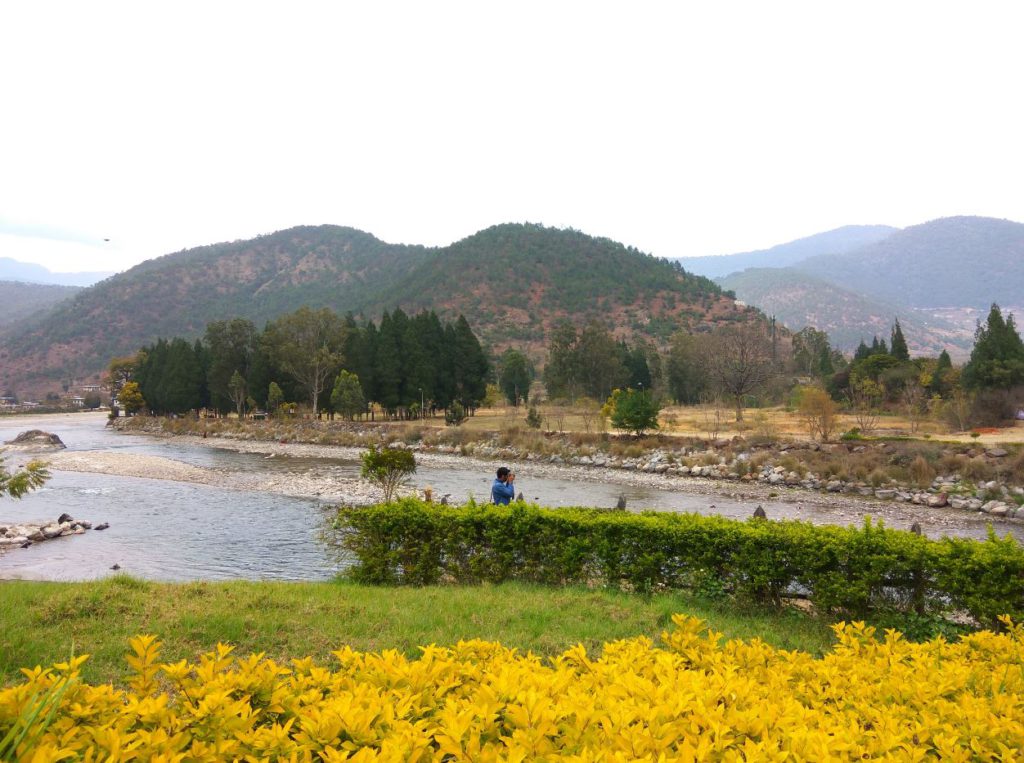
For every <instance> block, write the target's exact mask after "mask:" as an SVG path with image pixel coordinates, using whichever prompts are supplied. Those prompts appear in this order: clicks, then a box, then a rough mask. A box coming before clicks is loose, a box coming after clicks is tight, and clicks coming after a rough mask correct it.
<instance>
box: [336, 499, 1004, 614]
mask: <svg viewBox="0 0 1024 763" xmlns="http://www.w3.org/2000/svg"><path fill="white" fill-rule="evenodd" d="M336 527H337V528H338V529H339V530H340V531H341V532H340V537H341V542H342V543H343V544H344V546H345V547H346V548H347V549H348V550H349V551H351V552H352V553H353V554H354V555H355V559H356V564H355V566H354V567H352V568H351V570H350V571H349V574H350V576H351V577H353V578H354V579H355V580H357V581H359V582H364V583H388V584H407V585H427V584H434V583H438V582H441V581H451V582H456V583H469V584H478V583H481V582H492V583H500V582H504V581H509V580H522V581H527V582H532V583H544V584H549V585H564V584H583V585H603V586H608V587H611V588H622V589H626V590H633V591H654V590H665V589H676V588H690V589H692V588H694V587H695V586H697V585H698V584H699V583H700V581H704V583H706V577H707V575H709V574H712V575H713V576H714V578H715V579H716V580H717V581H719V582H720V584H721V585H722V587H723V590H727V591H729V592H730V593H732V594H733V595H735V596H738V597H741V598H745V599H751V600H754V601H757V602H761V603H769V604H776V605H777V604H780V603H781V602H782V600H783V599H784V598H785V597H786V596H787V594H788V593H790V592H791V591H795V590H800V591H803V592H805V593H806V595H807V596H809V597H810V600H811V601H812V602H813V603H814V605H815V606H816V608H817V609H818V610H819V611H821V612H842V613H851V614H861V613H865V612H868V611H876V610H891V609H894V610H899V611H913V612H917V613H918V614H921V615H923V614H927V613H929V612H931V613H941V612H945V611H947V610H949V609H959V610H965V611H967V612H968V613H970V614H971V615H972V616H973V617H974V618H976V619H977V620H978V621H979V622H981V623H983V624H987V625H991V624H994V623H995V622H996V618H997V616H998V615H1000V614H1004V613H1005V614H1010V615H1012V616H1013V617H1015V618H1020V617H1021V616H1024V550H1022V549H1021V547H1020V546H1018V545H1017V543H1016V542H1015V541H1014V540H1013V539H1012V538H1006V539H997V538H995V537H994V535H992V536H990V538H989V539H988V540H987V541H985V542H979V541H974V540H965V539H959V538H957V539H949V538H944V539H942V540H938V541H935V540H930V539H928V538H924V537H922V536H919V535H915V534H913V533H909V532H903V531H899V530H889V529H886V528H884V527H880V526H874V525H871V524H870V523H866V524H865V525H864V526H863V527H862V528H847V527H832V526H815V525H811V524H809V523H806V522H793V521H783V522H763V521H762V522H756V521H751V522H741V521H737V520H732V519H726V518H724V517H716V516H701V515H697V514H670V513H659V512H648V513H643V514H625V513H623V512H611V511H604V510H599V509H580V508H575V509H557V510H553V509H543V508H540V507H538V506H533V505H525V504H514V505H512V506H510V507H497V506H491V505H476V504H473V503H470V504H467V505H465V506H437V505H436V504H426V503H424V502H422V501H418V500H416V499H413V498H405V499H402V500H400V501H398V502H395V503H390V504H380V505H377V506H371V507H364V508H342V509H341V510H340V511H339V514H338V517H337V520H336ZM701 584H703V583H701Z"/></svg>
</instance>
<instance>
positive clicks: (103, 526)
mask: <svg viewBox="0 0 1024 763" xmlns="http://www.w3.org/2000/svg"><path fill="white" fill-rule="evenodd" d="M447 497H448V496H445V497H444V498H442V499H441V503H447V501H445V498H447ZM108 527H110V524H109V523H107V522H101V523H100V524H98V525H96V527H94V528H93V529H94V530H106V529H107V528H108Z"/></svg>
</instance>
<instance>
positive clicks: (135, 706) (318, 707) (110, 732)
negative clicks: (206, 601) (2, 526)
mask: <svg viewBox="0 0 1024 763" xmlns="http://www.w3.org/2000/svg"><path fill="white" fill-rule="evenodd" d="M919 622H920V623H921V624H922V625H923V626H924V627H925V628H928V629H929V630H934V628H935V624H934V623H933V622H931V621H929V620H928V619H927V618H920V619H919ZM672 623H673V625H674V627H673V628H672V629H671V630H670V631H668V632H665V633H662V635H661V638H662V642H663V645H661V646H655V645H654V643H652V641H651V640H650V639H649V638H647V637H637V638H633V639H625V640H622V641H617V642H614V643H609V644H605V645H604V647H603V649H602V650H600V653H599V654H588V653H587V650H586V649H584V648H583V647H582V646H577V647H574V648H572V649H570V650H568V651H566V652H564V653H563V654H561V655H559V656H558V657H555V658H554V659H552V660H550V661H541V660H540V659H538V658H537V657H536V656H534V655H533V654H522V653H521V652H519V651H517V650H515V649H511V648H507V647H504V646H502V645H501V644H497V643H491V642H486V641H480V640H468V641H460V642H459V643H458V644H456V645H454V646H451V647H442V646H434V645H431V646H428V647H424V648H423V654H422V656H420V657H419V658H417V659H411V658H408V657H406V656H404V655H402V654H400V653H398V652H396V651H393V650H391V651H384V652H380V653H363V652H357V651H354V650H353V649H351V648H349V647H347V646H341V647H340V648H339V649H338V650H337V651H335V652H333V655H334V658H335V660H336V664H334V665H332V666H330V667H327V666H321V665H317V664H316V663H315V662H314V661H313V659H311V658H309V657H300V656H298V655H295V656H294V659H292V660H290V661H288V662H287V663H280V664H279V663H277V662H275V661H274V660H272V659H267V658H266V657H264V656H263V655H251V656H249V657H241V656H235V655H234V654H232V651H233V650H232V647H230V646H227V645H225V644H218V645H217V648H216V649H215V650H213V651H211V652H208V653H206V654H203V655H202V656H201V657H200V659H199V660H198V661H196V662H192V663H190V662H187V661H186V660H181V661H180V662H176V663H171V662H161V661H160V658H161V653H160V652H161V646H162V645H161V643H160V642H159V641H157V640H156V638H155V637H154V636H138V637H136V638H134V639H132V640H131V642H130V643H131V647H132V653H131V654H129V655H128V657H127V662H128V663H129V665H130V666H131V668H132V671H131V674H130V676H131V677H130V680H129V687H128V688H124V689H118V688H115V687H114V686H111V685H100V686H93V685H90V684H87V683H85V682H84V681H82V680H81V678H80V676H79V669H80V666H81V665H82V663H83V662H84V661H85V659H86V658H85V657H75V658H73V659H71V660H69V661H68V662H66V663H62V664H58V665H54V666H53V667H52V668H45V669H44V668H42V667H37V668H34V669H26V670H25V671H24V672H25V674H26V678H25V681H24V682H23V683H21V684H19V685H17V686H12V687H9V688H6V689H2V690H0V735H3V736H0V757H2V758H3V759H4V760H24V761H29V760H31V761H54V760H85V761H99V760H103V761H108V760H129V759H130V760H189V761H193V760H195V761H199V760H211V761H212V760H325V761H344V760H350V761H371V760H389V761H398V760H403V761H405V760H408V761H432V760H438V761H441V760H445V761H448V760H451V761H456V760H481V761H499V760H501V761H534V760H544V761H558V760H566V761H569V760H572V761H618V760H730V761H740V760H744V761H754V760H758V761H761V760H798V761H799V760H822V761H824V760H862V759H865V760H1010V759H1013V758H1014V757H1015V756H1016V752H1017V751H1018V750H1020V749H1022V748H1024V722H1022V721H1021V715H1020V712H1019V710H1018V708H1019V704H1020V697H1021V696H1022V695H1024V677H1022V674H1021V670H1020V652H1021V648H1022V642H1024V630H1022V629H1021V627H1020V626H1017V625H1013V624H1012V623H1010V622H1008V621H1007V622H1006V623H1005V624H1006V626H1007V630H1008V632H1007V633H1005V634H996V633H990V632H984V633H975V634H969V635H965V636H963V637H962V638H960V639H958V640H955V641H954V640H949V641H947V640H946V639H935V640H934V641H929V642H927V643H923V644H916V643H913V642H909V641H908V640H907V639H906V638H903V637H902V636H901V634H899V633H898V632H895V631H891V632H887V633H886V634H885V637H884V639H881V638H878V637H877V636H876V632H875V629H874V628H872V627H870V626H865V624H864V623H850V624H847V623H839V624H838V625H835V626H834V628H833V629H834V631H835V634H836V644H835V646H834V647H833V648H832V649H831V650H830V651H829V652H828V653H827V654H826V655H825V656H824V658H823V659H816V658H815V657H814V656H813V655H811V654H808V653H806V652H800V651H790V650H782V649H775V648H773V647H771V646H769V645H768V644H765V643H764V642H763V641H761V640H759V639H753V640H751V641H743V640H740V639H735V640H730V641H728V642H726V643H724V644H723V643H722V634H720V633H715V632H713V631H711V630H709V629H707V628H706V626H705V624H704V623H703V622H701V621H700V620H698V619H697V618H694V617H688V616H686V615H674V616H673V617H672ZM951 635H953V634H952V633H951Z"/></svg>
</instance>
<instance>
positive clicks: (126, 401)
mask: <svg viewBox="0 0 1024 763" xmlns="http://www.w3.org/2000/svg"><path fill="white" fill-rule="evenodd" d="M117 400H118V402H119V403H120V404H121V407H122V408H124V412H125V413H127V414H128V415H129V416H131V415H132V414H134V413H138V412H139V411H141V410H142V409H143V408H145V407H146V401H145V399H143V397H142V392H141V391H140V390H139V384H138V382H133V381H130V382H127V383H126V384H125V385H124V386H123V387H121V393H120V394H119V395H118V396H117Z"/></svg>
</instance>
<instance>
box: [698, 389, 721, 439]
mask: <svg viewBox="0 0 1024 763" xmlns="http://www.w3.org/2000/svg"><path fill="white" fill-rule="evenodd" d="M700 415H701V421H702V422H703V424H704V431H705V432H707V435H708V439H709V440H711V441H715V440H717V439H718V433H719V432H721V431H722V426H723V425H724V423H725V411H724V410H723V409H722V398H720V397H719V396H718V395H710V394H704V395H702V396H701V407H700Z"/></svg>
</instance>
